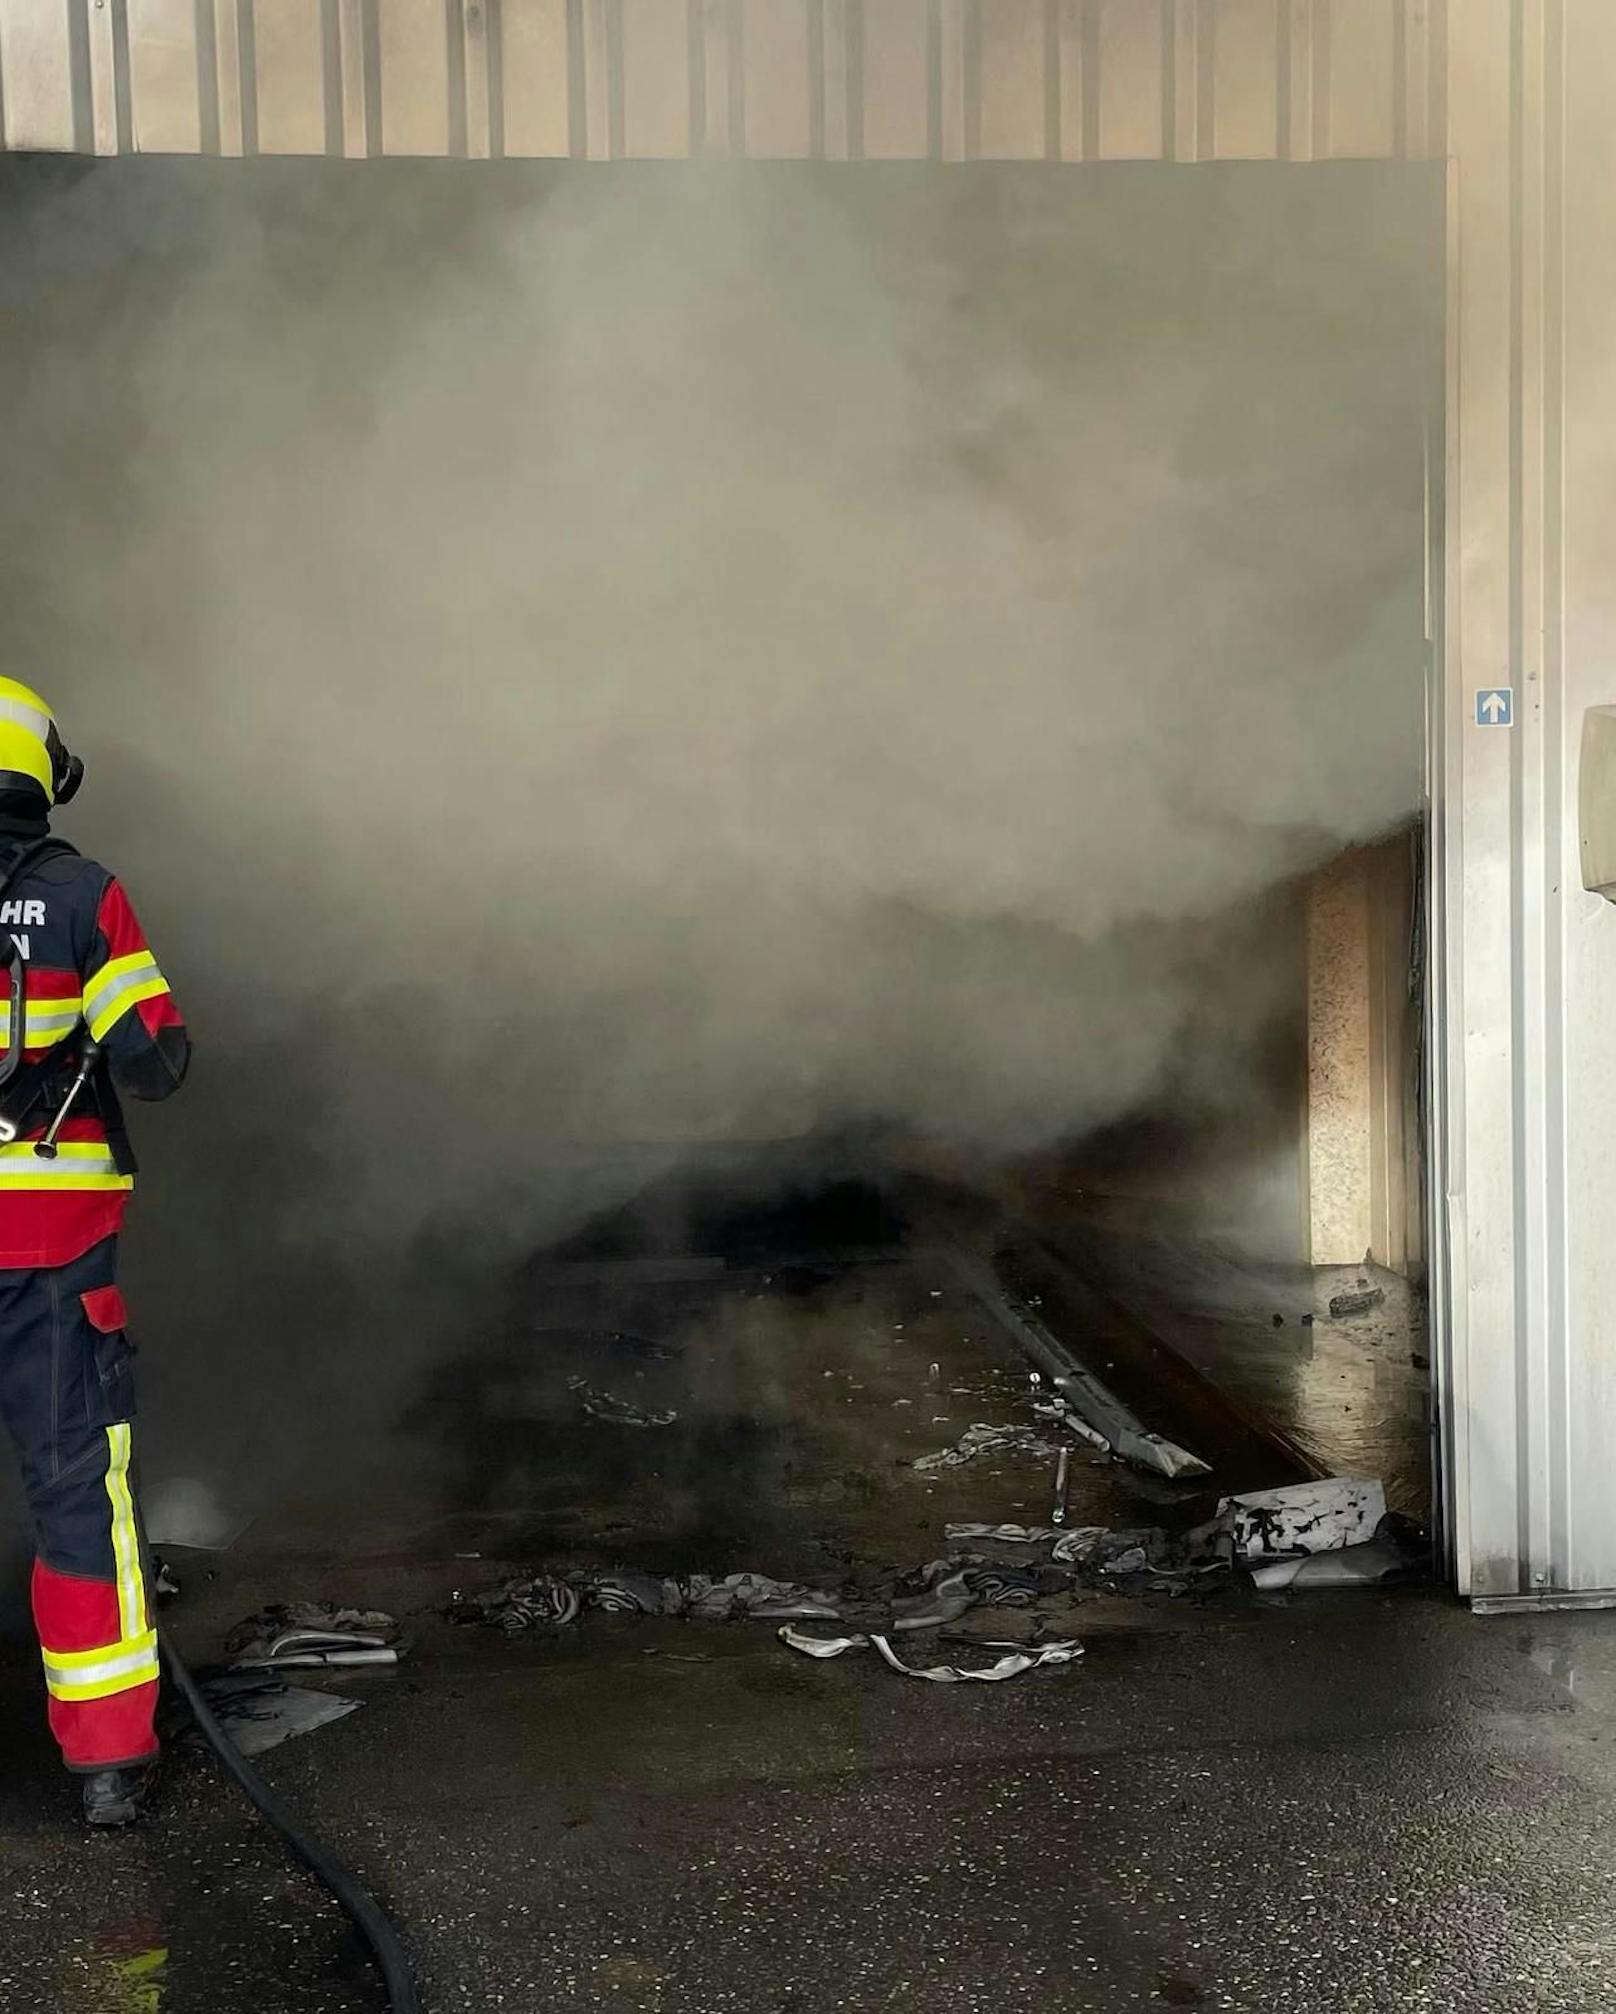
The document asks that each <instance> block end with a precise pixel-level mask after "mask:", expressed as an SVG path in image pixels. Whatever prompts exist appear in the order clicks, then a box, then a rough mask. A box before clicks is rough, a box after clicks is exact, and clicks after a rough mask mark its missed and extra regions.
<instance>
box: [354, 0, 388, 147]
mask: <svg viewBox="0 0 1616 2014" xmlns="http://www.w3.org/2000/svg"><path fill="white" fill-rule="evenodd" d="M381 7H382V0H361V5H360V9H359V42H360V49H361V52H362V59H361V60H362V66H363V67H362V79H361V81H362V91H361V102H362V103H363V105H364V108H365V155H366V158H367V159H370V158H372V157H374V156H376V155H378V154H383V153H385V152H386V150H387V124H386V111H385V107H384V105H383V101H382V23H381Z"/></svg>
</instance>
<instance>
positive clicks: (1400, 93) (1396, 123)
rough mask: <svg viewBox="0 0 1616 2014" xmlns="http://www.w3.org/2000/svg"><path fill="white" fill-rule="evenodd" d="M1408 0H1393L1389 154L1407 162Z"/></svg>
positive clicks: (1409, 47)
mask: <svg viewBox="0 0 1616 2014" xmlns="http://www.w3.org/2000/svg"><path fill="white" fill-rule="evenodd" d="M1410 35H1411V30H1410V27H1409V13H1408V0H1392V155H1393V158H1394V159H1396V160H1399V161H1406V160H1407V159H1408V64H1409V57H1410V54H1411V53H1412V44H1411V41H1410Z"/></svg>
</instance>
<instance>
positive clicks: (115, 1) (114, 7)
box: [107, 0, 217, 154]
mask: <svg viewBox="0 0 1616 2014" xmlns="http://www.w3.org/2000/svg"><path fill="white" fill-rule="evenodd" d="M107 5H108V7H109V8H110V9H111V13H112V125H113V132H114V135H115V144H116V146H117V149H118V152H119V153H120V154H132V153H133V152H134V147H135V107H134V97H133V89H134V85H133V79H132V76H131V73H130V62H129V0H107ZM206 11H207V7H206V0H196V15H197V24H196V25H197V37H196V61H197V73H196V83H197V96H196V117H197V146H198V150H199V151H213V152H217V148H214V149H211V150H203V149H202V144H201V143H202V131H203V120H204V118H205V116H206V114H205V112H204V110H203V106H204V102H205V100H204V93H203V86H202V80H203V77H204V75H205V74H206V73H205V72H204V70H203V68H202V22H201V16H202V15H203V14H204V13H205V12H206ZM209 25H210V26H211V25H212V24H211V22H210V23H209Z"/></svg>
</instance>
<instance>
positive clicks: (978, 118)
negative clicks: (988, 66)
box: [961, 0, 982, 161]
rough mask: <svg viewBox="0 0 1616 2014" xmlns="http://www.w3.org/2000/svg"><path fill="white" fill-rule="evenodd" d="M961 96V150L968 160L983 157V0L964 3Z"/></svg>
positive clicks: (965, 0) (970, 0)
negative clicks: (962, 103) (962, 101)
mask: <svg viewBox="0 0 1616 2014" xmlns="http://www.w3.org/2000/svg"><path fill="white" fill-rule="evenodd" d="M961 20H962V22H963V27H964V33H963V38H962V40H963V45H964V46H963V60H962V68H963V71H964V75H963V77H962V79H961V95H962V97H963V99H964V129H965V130H964V134H963V139H962V147H961V151H962V153H963V154H964V157H965V159H966V160H967V161H979V160H981V158H982V0H964V12H963V14H962V16H961Z"/></svg>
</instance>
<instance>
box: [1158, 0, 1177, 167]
mask: <svg viewBox="0 0 1616 2014" xmlns="http://www.w3.org/2000/svg"><path fill="white" fill-rule="evenodd" d="M1156 32H1157V35H1158V36H1159V37H1160V39H1161V135H1162V137H1161V158H1162V159H1163V160H1164V161H1176V160H1177V159H1178V0H1159V4H1158V6H1157V9H1156Z"/></svg>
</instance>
